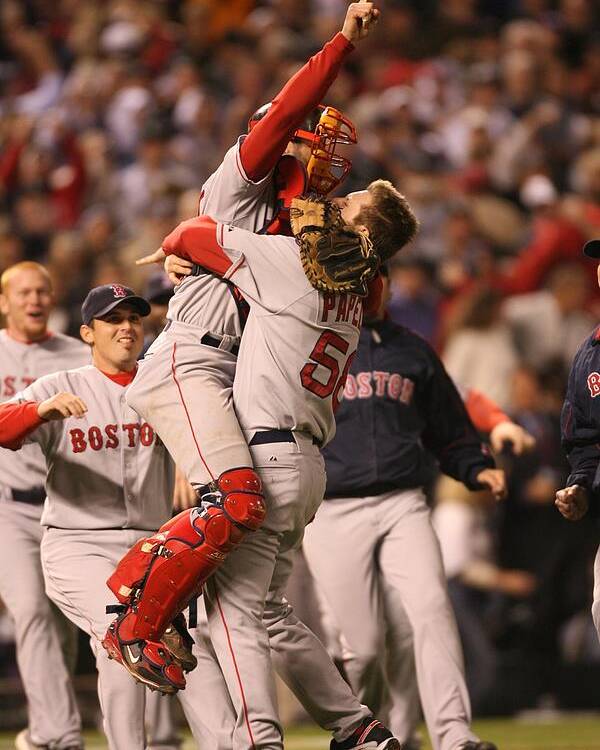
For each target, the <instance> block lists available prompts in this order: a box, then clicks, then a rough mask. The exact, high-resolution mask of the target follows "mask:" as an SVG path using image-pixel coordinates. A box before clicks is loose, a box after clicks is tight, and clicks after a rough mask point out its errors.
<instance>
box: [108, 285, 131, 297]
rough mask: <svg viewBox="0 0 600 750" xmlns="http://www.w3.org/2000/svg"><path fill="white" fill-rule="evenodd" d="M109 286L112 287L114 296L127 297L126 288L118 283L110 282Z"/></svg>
mask: <svg viewBox="0 0 600 750" xmlns="http://www.w3.org/2000/svg"><path fill="white" fill-rule="evenodd" d="M110 288H111V289H112V291H113V294H114V295H115V297H127V290H126V289H125V287H122V286H121V285H120V284H111V285H110Z"/></svg>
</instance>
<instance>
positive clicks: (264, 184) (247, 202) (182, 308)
mask: <svg viewBox="0 0 600 750" xmlns="http://www.w3.org/2000/svg"><path fill="white" fill-rule="evenodd" d="M244 137H245V136H241V137H240V138H239V140H238V142H237V143H236V144H235V145H234V146H232V147H231V148H230V149H229V150H228V151H227V153H226V154H225V156H224V158H223V161H222V162H221V164H220V166H219V168H218V169H217V170H216V171H215V172H213V174H212V175H211V176H210V177H209V178H208V180H207V181H206V182H205V183H204V185H203V187H202V191H201V193H200V196H201V197H200V209H199V213H201V214H207V215H208V216H212V217H213V218H214V219H218V220H219V221H224V222H227V223H229V222H231V223H235V225H236V226H237V227H241V228H242V229H248V230H249V231H251V232H257V231H259V230H260V229H261V228H262V227H263V226H265V224H266V223H267V222H268V219H269V217H271V216H272V215H273V212H274V203H275V188H274V186H273V182H272V179H271V178H272V175H273V172H272V171H271V172H269V173H268V174H267V175H266V177H264V178H263V179H262V180H260V182H251V181H250V180H249V179H248V177H247V176H246V174H245V172H244V168H243V167H242V163H241V160H240V146H241V144H242V142H243V139H244ZM167 318H168V319H169V320H173V321H178V322H180V323H187V324H188V325H193V326H197V327H198V328H201V329H203V330H205V331H210V332H211V333H213V334H216V335H217V336H223V335H228V336H234V337H236V338H237V339H239V337H240V336H241V335H242V328H241V322H240V316H239V311H238V306H237V303H236V300H235V298H234V296H233V294H232V290H231V288H230V287H228V285H227V284H225V283H224V282H223V281H221V279H218V278H216V277H215V276H213V275H212V274H210V273H200V275H198V276H188V277H187V278H186V279H185V280H184V281H183V283H182V284H180V285H179V286H177V287H175V294H174V296H173V297H172V298H171V300H170V302H169V309H168V313H167Z"/></svg>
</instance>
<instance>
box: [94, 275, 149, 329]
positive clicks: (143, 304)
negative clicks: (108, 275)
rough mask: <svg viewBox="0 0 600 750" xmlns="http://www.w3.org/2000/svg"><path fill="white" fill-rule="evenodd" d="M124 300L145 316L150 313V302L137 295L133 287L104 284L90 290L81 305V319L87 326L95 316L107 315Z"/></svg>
mask: <svg viewBox="0 0 600 750" xmlns="http://www.w3.org/2000/svg"><path fill="white" fill-rule="evenodd" d="M123 302H127V303H128V304H129V305H131V306H132V307H133V308H135V309H136V310H137V311H138V312H139V314H140V315H141V316H142V317H144V318H145V317H146V315H150V304H149V303H148V301H147V300H145V299H144V298H143V297H140V296H139V295H137V294H136V293H135V292H134V291H133V289H129V287H127V286H123V285H122V284H103V285H102V286H96V287H94V288H93V289H92V290H91V291H90V292H88V296H87V297H86V298H85V299H84V300H83V304H82V305H81V319H82V321H83V323H84V324H85V325H86V326H89V324H90V323H91V322H92V320H93V319H94V318H101V317H102V316H103V315H107V314H108V313H109V312H110V311H111V310H114V309H115V307H117V306H118V305H120V304H122V303H123Z"/></svg>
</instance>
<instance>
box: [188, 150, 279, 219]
mask: <svg viewBox="0 0 600 750" xmlns="http://www.w3.org/2000/svg"><path fill="white" fill-rule="evenodd" d="M244 137H245V136H241V137H240V138H239V140H238V141H237V143H236V144H235V145H233V146H232V147H231V148H230V149H229V150H228V151H227V153H226V154H225V156H224V158H223V161H222V162H221V164H220V166H219V168H218V169H217V170H216V172H214V173H213V174H212V175H211V176H210V177H209V178H208V180H207V181H206V183H205V184H204V187H203V190H202V196H201V198H200V207H199V213H201V214H207V215H208V216H212V217H213V218H215V219H218V220H220V221H235V222H236V224H241V225H245V224H246V223H248V222H250V224H251V228H258V227H257V226H256V222H257V221H259V222H264V220H265V217H264V216H263V215H262V214H263V213H264V209H263V210H260V211H258V212H257V207H259V206H261V204H262V203H264V204H265V208H266V207H267V206H268V205H269V204H270V203H271V191H272V177H273V172H272V171H271V172H269V173H268V174H267V175H265V177H263V179H262V180H260V181H259V182H252V180H250V179H249V178H248V176H247V175H246V173H245V171H244V167H243V166H242V160H241V157H240V147H241V145H242V143H243V140H244ZM257 214H258V215H257ZM260 225H261V226H262V223H261V224H260Z"/></svg>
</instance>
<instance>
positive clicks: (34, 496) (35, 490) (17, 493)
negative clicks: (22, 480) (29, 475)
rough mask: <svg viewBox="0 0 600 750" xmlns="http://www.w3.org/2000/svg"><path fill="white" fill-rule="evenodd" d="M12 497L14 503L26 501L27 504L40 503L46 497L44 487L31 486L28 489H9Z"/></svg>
mask: <svg viewBox="0 0 600 750" xmlns="http://www.w3.org/2000/svg"><path fill="white" fill-rule="evenodd" d="M11 493H12V499H13V500H14V501H15V502H16V503H27V504H28V505H42V503H43V502H44V500H45V499H46V488H45V487H32V488H31V489H29V490H11Z"/></svg>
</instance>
